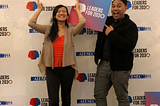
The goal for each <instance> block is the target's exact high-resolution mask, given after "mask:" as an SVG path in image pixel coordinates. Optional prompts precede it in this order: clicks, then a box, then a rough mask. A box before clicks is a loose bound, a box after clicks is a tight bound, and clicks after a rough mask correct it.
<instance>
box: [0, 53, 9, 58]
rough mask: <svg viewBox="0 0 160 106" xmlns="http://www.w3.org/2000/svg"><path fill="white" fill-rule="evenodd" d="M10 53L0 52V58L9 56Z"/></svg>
mask: <svg viewBox="0 0 160 106" xmlns="http://www.w3.org/2000/svg"><path fill="white" fill-rule="evenodd" d="M10 57H11V55H10V54H3V53H0V58H10Z"/></svg>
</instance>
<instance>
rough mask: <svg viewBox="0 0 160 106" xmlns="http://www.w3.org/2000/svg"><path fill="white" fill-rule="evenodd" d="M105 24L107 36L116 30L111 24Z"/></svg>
mask: <svg viewBox="0 0 160 106" xmlns="http://www.w3.org/2000/svg"><path fill="white" fill-rule="evenodd" d="M104 26H105V27H106V31H105V34H106V36H107V35H108V34H109V33H110V32H111V31H113V30H114V28H113V27H112V26H111V25H110V26H107V25H106V24H104Z"/></svg>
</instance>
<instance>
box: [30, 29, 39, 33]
mask: <svg viewBox="0 0 160 106" xmlns="http://www.w3.org/2000/svg"><path fill="white" fill-rule="evenodd" d="M29 33H39V32H37V31H35V30H34V29H29Z"/></svg>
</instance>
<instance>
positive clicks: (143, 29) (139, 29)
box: [138, 27, 152, 31]
mask: <svg viewBox="0 0 160 106" xmlns="http://www.w3.org/2000/svg"><path fill="white" fill-rule="evenodd" d="M138 31H152V30H151V27H138Z"/></svg>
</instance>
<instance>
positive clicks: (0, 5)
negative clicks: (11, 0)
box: [0, 4, 9, 9]
mask: <svg viewBox="0 0 160 106" xmlns="http://www.w3.org/2000/svg"><path fill="white" fill-rule="evenodd" d="M0 9H9V7H8V4H5V5H3V4H0Z"/></svg>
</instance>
